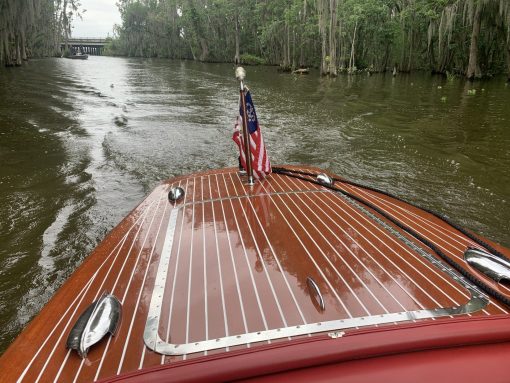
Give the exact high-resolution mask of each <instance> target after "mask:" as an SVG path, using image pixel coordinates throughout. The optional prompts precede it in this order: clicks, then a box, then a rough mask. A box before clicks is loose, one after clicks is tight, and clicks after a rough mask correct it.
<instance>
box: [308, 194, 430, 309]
mask: <svg viewBox="0 0 510 383" xmlns="http://www.w3.org/2000/svg"><path fill="white" fill-rule="evenodd" d="M306 197H307V199H308V200H310V202H312V203H313V204H314V205H315V206H316V207H317V208H318V209H319V210H320V211H321V212H322V213H324V215H325V216H326V217H328V218H329V220H330V221H331V222H332V223H333V224H334V225H335V226H337V227H338V228H339V229H341V230H342V231H344V230H343V229H342V227H341V226H340V225H339V224H338V222H337V221H335V220H334V219H333V218H332V217H331V215H329V214H328V213H327V212H326V211H324V209H322V208H321V207H320V206H319V205H318V204H317V203H316V202H315V201H314V199H313V198H312V197H311V196H309V195H307V196H306ZM298 198H299V199H300V200H301V201H302V202H303V203H304V204H305V205H306V206H307V207H308V209H309V210H310V211H311V212H312V213H314V212H313V210H312V209H311V208H310V205H308V204H306V202H305V201H303V199H302V198H301V196H298ZM314 214H315V213H314ZM339 218H340V219H341V220H342V221H343V222H344V223H345V224H347V225H349V227H350V228H351V229H352V230H354V231H355V232H356V235H358V236H360V237H361V238H363V239H364V240H365V241H367V243H368V244H370V246H371V247H372V248H373V249H375V250H376V251H377V252H378V253H379V254H381V255H382V256H383V257H384V258H385V259H386V260H387V261H388V262H389V263H391V264H392V265H393V266H394V267H395V268H396V269H398V270H399V271H400V273H401V274H402V275H405V276H406V277H407V278H408V280H409V281H410V282H411V283H413V284H414V285H415V286H416V287H417V288H418V289H420V290H421V291H422V292H423V293H424V294H425V295H426V296H427V297H429V298H430V299H431V300H432V301H433V302H434V303H435V304H437V305H439V302H438V301H436V300H435V298H434V297H432V296H431V295H430V294H429V293H428V292H427V291H426V290H425V289H424V288H423V287H422V286H420V285H419V284H418V283H416V281H415V280H414V278H411V277H410V276H409V274H407V273H406V272H405V271H404V270H402V269H401V268H400V266H398V265H397V264H396V263H395V262H394V261H393V260H392V259H391V258H389V257H388V256H387V255H386V254H384V253H383V252H382V251H381V250H380V249H379V247H377V246H376V245H375V244H374V243H372V241H371V240H369V239H368V238H367V237H365V236H364V235H363V234H362V233H361V232H360V231H359V230H357V229H356V228H355V227H353V226H352V225H350V224H349V222H348V221H347V220H345V219H344V218H342V217H341V216H339ZM356 222H358V221H356ZM326 227H327V228H328V230H329V231H330V232H331V233H332V234H333V235H335V236H336V234H335V233H334V232H333V231H332V230H331V228H330V227H329V225H326ZM363 227H365V226H363ZM365 230H367V231H368V232H370V233H371V234H372V235H373V236H374V237H376V238H377V235H376V234H375V233H373V232H372V231H370V230H368V229H367V228H366V227H365ZM344 232H345V231H344ZM346 234H347V235H348V236H349V238H352V237H351V235H350V234H348V233H346ZM389 249H390V251H391V252H392V253H394V254H395V255H397V256H398V257H400V255H399V254H398V253H397V252H396V251H395V250H393V249H391V248H389ZM363 251H364V252H365V253H366V254H367V255H368V256H369V257H370V258H371V259H372V260H373V261H374V262H375V263H376V264H377V265H378V266H379V267H380V268H381V269H382V270H383V271H384V272H385V273H386V274H387V275H388V276H389V277H390V278H391V279H392V280H393V281H394V282H395V283H396V284H397V285H398V286H399V287H400V288H401V289H402V290H404V291H405V292H406V294H407V295H408V296H409V297H411V298H412V299H413V300H414V301H415V302H416V303H418V304H419V305H420V306H421V307H422V308H424V306H423V304H422V303H421V302H420V301H419V300H418V299H417V298H416V297H414V296H413V295H412V294H411V293H409V292H408V291H407V289H406V288H405V287H404V286H402V285H401V283H400V282H399V281H398V280H397V279H395V277H393V275H392V274H391V273H390V272H389V271H387V270H386V269H385V268H384V267H383V266H382V265H381V264H380V263H379V262H378V261H377V260H376V259H375V258H374V257H373V256H372V255H371V254H370V252H368V251H367V250H366V249H363Z"/></svg>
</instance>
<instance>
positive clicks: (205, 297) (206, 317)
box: [200, 176, 223, 355]
mask: <svg viewBox="0 0 510 383" xmlns="http://www.w3.org/2000/svg"><path fill="white" fill-rule="evenodd" d="M200 192H201V193H202V196H201V200H202V201H201V203H202V256H203V262H204V323H205V340H208V339H209V313H208V307H207V305H208V302H207V295H208V294H207V258H206V247H205V203H204V177H203V176H202V177H200ZM216 242H218V241H217V240H216ZM218 267H219V265H218ZM222 290H223V286H222ZM204 355H207V350H206V351H205V352H204Z"/></svg>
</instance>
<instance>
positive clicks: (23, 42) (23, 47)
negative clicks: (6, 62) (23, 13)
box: [21, 29, 28, 61]
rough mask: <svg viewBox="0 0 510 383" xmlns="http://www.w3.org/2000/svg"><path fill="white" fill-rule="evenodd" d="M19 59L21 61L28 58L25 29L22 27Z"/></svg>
mask: <svg viewBox="0 0 510 383" xmlns="http://www.w3.org/2000/svg"><path fill="white" fill-rule="evenodd" d="M21 59H22V60H23V61H27V60H28V57H27V43H26V39H25V30H24V29H22V30H21Z"/></svg>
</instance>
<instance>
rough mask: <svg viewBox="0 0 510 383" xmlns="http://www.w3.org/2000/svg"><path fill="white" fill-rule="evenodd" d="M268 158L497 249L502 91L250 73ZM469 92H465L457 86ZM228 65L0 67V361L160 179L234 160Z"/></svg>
mask: <svg viewBox="0 0 510 383" xmlns="http://www.w3.org/2000/svg"><path fill="white" fill-rule="evenodd" d="M248 84H249V85H250V87H251V88H252V93H253V97H254V101H255V103H256V104H257V111H258V114H259V119H260V121H261V124H262V126H263V129H264V134H265V140H266V142H267V146H268V148H269V153H270V155H271V157H272V162H273V164H285V163H291V164H298V163H304V164H309V165H315V166H319V167H323V168H327V169H329V170H332V171H334V172H335V173H337V174H340V175H342V176H345V177H347V178H350V179H352V180H356V181H360V182H364V183H367V184H370V185H373V186H376V187H379V188H381V189H384V190H387V191H390V192H392V193H395V194H397V195H400V196H403V197H405V198H406V199H408V200H410V201H413V202H416V203H418V204H420V205H423V206H427V207H429V208H431V209H433V210H436V211H438V212H441V213H444V214H446V215H448V216H449V217H450V218H453V220H454V221H456V222H458V223H460V224H463V225H465V226H466V227H468V228H470V229H473V230H475V231H477V232H480V233H482V234H484V235H486V236H487V237H489V238H491V239H494V240H496V241H498V242H502V243H504V244H506V245H510V237H509V234H508V233H509V232H510V224H509V222H510V207H509V203H510V201H509V200H510V186H509V185H510V182H509V181H510V150H508V148H509V145H510V130H509V129H508V126H509V122H510V108H508V105H510V87H507V86H506V85H505V83H504V81H503V79H499V80H498V79H494V80H492V81H491V82H487V83H476V84H474V85H472V84H469V83H464V82H463V81H460V80H458V81H457V80H456V81H453V82H448V81H446V80H445V79H442V78H439V77H436V78H431V77H429V76H426V75H413V76H397V77H396V78H393V77H392V76H383V75H381V76H372V77H365V76H355V77H339V78H337V79H327V78H323V79H321V78H319V77H318V76H317V75H314V74H312V75H310V76H302V77H294V76H291V75H279V74H277V73H276V70H275V68H259V67H254V68H248ZM472 87H474V88H476V90H477V91H476V94H475V95H468V93H467V90H468V89H471V88H472ZM236 109H237V87H236V83H235V80H234V79H233V68H232V66H231V65H228V64H197V63H191V62H173V61H164V60H139V59H122V58H108V57H94V56H92V57H90V58H89V60H87V61H80V60H64V59H50V60H40V61H37V60H34V61H32V62H30V64H29V65H28V66H26V67H24V68H17V69H9V70H4V69H1V70H0V225H1V226H0V312H1V313H2V315H1V316H0V329H1V330H0V352H1V351H3V350H4V349H5V348H6V347H7V345H8V344H9V343H10V341H11V340H12V339H13V337H14V336H15V335H16V334H17V333H18V332H19V331H20V330H21V328H22V327H23V325H25V324H26V323H27V321H28V320H29V319H30V318H31V317H32V316H33V315H34V314H35V313H36V312H37V311H38V310H39V309H40V308H41V307H42V305H43V304H44V303H45V302H46V301H47V300H48V299H49V297H50V296H51V295H52V294H53V292H54V291H55V289H56V288H58V286H60V285H61V284H62V282H63V281H64V280H65V278H66V277H67V276H69V274H70V273H71V272H72V271H73V270H74V269H75V268H76V266H77V265H78V264H79V263H80V262H81V261H82V260H83V258H84V257H85V256H86V255H87V254H88V252H89V251H90V250H91V249H92V248H93V247H94V246H95V245H96V244H97V243H98V242H99V241H100V240H101V239H102V238H103V237H104V235H105V233H106V232H107V231H108V230H110V229H111V228H112V227H113V226H114V225H115V224H116V223H118V222H119V221H120V219H121V218H122V217H123V216H124V215H125V214H127V213H128V212H129V211H130V210H131V209H132V208H134V207H135V206H136V204H137V203H138V202H139V201H141V200H142V198H143V196H144V195H146V194H147V193H148V192H149V191H150V190H151V189H152V187H154V186H155V185H156V184H157V183H158V182H159V180H161V179H165V178H169V177H172V176H175V175H179V174H183V173H189V172H192V171H198V170H203V169H209V168H216V167H224V166H234V165H236V155H235V149H234V144H233V142H232V141H231V138H230V137H231V130H232V126H233V121H234V118H235V113H236Z"/></svg>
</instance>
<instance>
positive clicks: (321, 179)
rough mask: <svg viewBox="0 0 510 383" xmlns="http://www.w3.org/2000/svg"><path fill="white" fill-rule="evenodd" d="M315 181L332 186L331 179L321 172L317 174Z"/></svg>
mask: <svg viewBox="0 0 510 383" xmlns="http://www.w3.org/2000/svg"><path fill="white" fill-rule="evenodd" d="M317 181H318V182H319V183H321V184H323V185H326V186H333V182H334V181H333V179H332V178H331V177H330V176H328V175H327V174H325V173H321V174H319V175H318V176H317Z"/></svg>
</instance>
